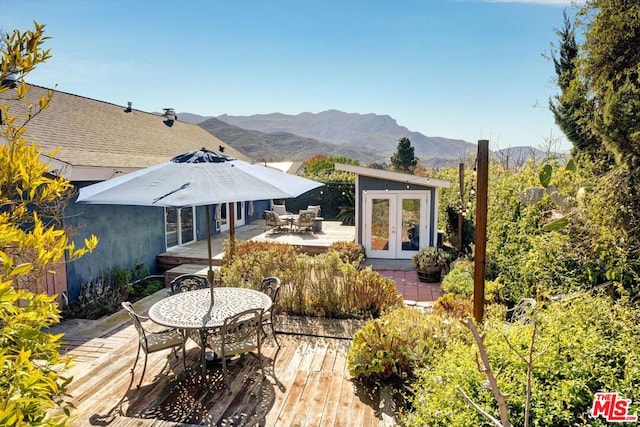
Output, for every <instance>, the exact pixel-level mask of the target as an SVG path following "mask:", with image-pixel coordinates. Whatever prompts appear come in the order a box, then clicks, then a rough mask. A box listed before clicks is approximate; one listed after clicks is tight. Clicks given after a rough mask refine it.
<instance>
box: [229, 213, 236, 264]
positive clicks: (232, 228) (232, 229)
mask: <svg viewBox="0 0 640 427" xmlns="http://www.w3.org/2000/svg"><path fill="white" fill-rule="evenodd" d="M235 205H236V202H233V203H229V261H231V259H232V258H233V253H234V252H235V245H236V213H235Z"/></svg>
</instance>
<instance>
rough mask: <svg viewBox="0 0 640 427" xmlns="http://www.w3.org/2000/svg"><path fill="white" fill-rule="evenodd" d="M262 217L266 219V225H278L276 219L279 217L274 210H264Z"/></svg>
mask: <svg viewBox="0 0 640 427" xmlns="http://www.w3.org/2000/svg"><path fill="white" fill-rule="evenodd" d="M264 218H265V220H266V221H267V225H268V226H270V227H277V226H278V225H279V224H278V221H279V219H280V218H279V217H278V214H277V213H275V212H274V211H264Z"/></svg>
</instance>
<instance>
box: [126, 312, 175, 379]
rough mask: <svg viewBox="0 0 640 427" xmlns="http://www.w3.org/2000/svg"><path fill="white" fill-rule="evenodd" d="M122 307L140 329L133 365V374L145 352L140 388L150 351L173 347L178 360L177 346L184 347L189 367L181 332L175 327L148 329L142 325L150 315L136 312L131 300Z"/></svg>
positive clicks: (137, 328)
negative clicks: (155, 330)
mask: <svg viewBox="0 0 640 427" xmlns="http://www.w3.org/2000/svg"><path fill="white" fill-rule="evenodd" d="M122 308H124V309H125V310H126V311H127V313H128V314H129V316H130V317H131V321H132V322H133V326H135V328H136V331H138V352H137V353H136V361H135V362H133V367H132V368H131V375H132V376H133V372H134V370H135V368H136V364H137V363H138V358H139V357H140V350H142V351H143V352H144V367H143V368H142V375H140V381H139V382H138V388H140V384H142V379H143V378H144V373H145V372H146V370H147V355H148V354H149V353H155V352H157V351H162V350H166V349H169V348H173V354H174V355H175V357H176V360H178V353H177V352H176V348H177V347H182V362H183V364H184V367H185V369H186V368H187V362H186V360H185V356H186V352H185V348H184V337H183V336H182V334H181V333H180V332H178V331H177V330H175V329H163V330H161V331H157V332H151V331H148V330H147V329H145V327H144V326H143V325H142V322H143V321H146V320H148V319H149V318H148V317H146V316H142V315H140V314H138V313H136V311H135V310H134V309H133V305H132V304H131V303H130V302H127V301H123V302H122ZM132 381H133V377H132Z"/></svg>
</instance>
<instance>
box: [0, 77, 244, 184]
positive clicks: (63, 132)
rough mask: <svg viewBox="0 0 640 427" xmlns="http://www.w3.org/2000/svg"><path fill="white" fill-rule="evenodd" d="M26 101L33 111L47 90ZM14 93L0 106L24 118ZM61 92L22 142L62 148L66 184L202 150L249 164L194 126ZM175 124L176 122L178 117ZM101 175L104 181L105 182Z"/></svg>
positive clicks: (34, 90)
mask: <svg viewBox="0 0 640 427" xmlns="http://www.w3.org/2000/svg"><path fill="white" fill-rule="evenodd" d="M29 87H30V88H31V91H30V92H29V95H28V98H29V99H30V101H31V102H32V103H33V104H35V105H37V104H38V99H40V97H42V96H44V95H46V93H47V90H49V89H47V88H43V87H40V86H35V85H29ZM15 98H16V94H15V89H10V90H6V91H4V92H2V93H0V105H6V104H9V105H10V106H11V108H10V114H12V115H18V116H19V117H22V113H23V111H24V108H25V107H24V104H23V103H20V102H17V101H15ZM126 109H127V108H126V106H121V105H115V104H110V103H107V102H103V101H98V100H95V99H90V98H85V97H82V96H78V95H73V94H69V93H65V92H60V91H53V97H52V99H51V103H50V106H49V107H48V108H47V109H46V110H44V111H42V112H41V113H40V114H38V115H36V116H35V117H33V118H32V120H31V121H30V122H29V123H28V125H27V131H26V134H25V136H27V137H28V138H29V139H30V140H32V141H34V142H35V143H37V144H38V145H39V146H40V147H42V148H43V151H44V152H49V151H51V150H53V149H55V148H60V150H59V151H58V153H57V154H56V156H55V159H56V160H58V161H59V162H58V163H60V162H62V163H63V164H65V171H64V175H65V177H66V178H67V179H70V180H72V181H73V180H102V179H106V178H108V177H109V176H108V175H111V174H115V173H118V172H129V171H131V170H133V169H138V168H143V167H147V166H151V165H154V164H157V163H161V162H165V161H167V160H169V159H171V158H172V157H174V156H176V155H178V154H182V153H184V152H187V151H192V150H197V149H200V148H202V147H205V148H207V149H210V150H213V151H218V152H219V146H224V147H225V149H224V154H225V155H228V156H231V157H235V158H238V159H241V160H250V159H248V158H247V156H245V155H243V154H242V153H240V152H239V151H237V150H235V149H233V148H232V147H229V146H228V145H227V144H226V143H224V142H222V141H221V140H219V139H218V138H216V137H215V136H213V135H211V134H210V133H209V132H207V131H206V130H204V129H202V128H201V127H199V126H197V125H193V124H190V123H185V122H180V121H179V120H177V121H175V122H174V124H173V126H167V125H166V124H165V123H164V117H163V116H161V115H158V114H152V113H147V112H144V111H140V110H136V109H132V111H131V112H126ZM178 119H179V117H178ZM105 173H106V175H107V176H105Z"/></svg>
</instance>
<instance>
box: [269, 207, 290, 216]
mask: <svg viewBox="0 0 640 427" xmlns="http://www.w3.org/2000/svg"><path fill="white" fill-rule="evenodd" d="M271 210H272V211H274V212H275V213H277V214H278V215H286V214H287V207H286V206H285V205H273V208H271Z"/></svg>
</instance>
